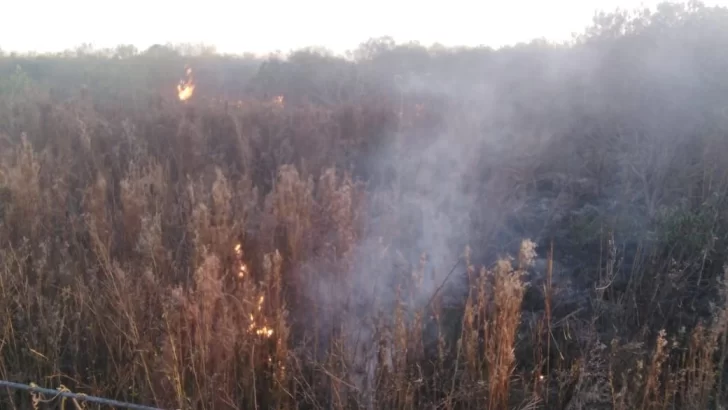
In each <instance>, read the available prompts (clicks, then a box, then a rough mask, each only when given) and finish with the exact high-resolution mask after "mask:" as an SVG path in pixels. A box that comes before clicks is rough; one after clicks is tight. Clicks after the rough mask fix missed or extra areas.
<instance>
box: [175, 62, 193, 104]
mask: <svg viewBox="0 0 728 410" xmlns="http://www.w3.org/2000/svg"><path fill="white" fill-rule="evenodd" d="M185 74H186V77H187V78H186V79H184V80H180V82H179V84H177V97H179V100H180V101H187V100H189V99H190V98H192V94H194V93H195V81H194V79H193V78H192V69H191V68H189V67H187V69H186V70H185Z"/></svg>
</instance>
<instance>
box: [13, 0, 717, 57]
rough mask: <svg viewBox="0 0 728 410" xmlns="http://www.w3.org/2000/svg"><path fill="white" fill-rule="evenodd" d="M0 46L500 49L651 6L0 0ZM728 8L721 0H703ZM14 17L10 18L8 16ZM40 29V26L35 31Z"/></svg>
mask: <svg viewBox="0 0 728 410" xmlns="http://www.w3.org/2000/svg"><path fill="white" fill-rule="evenodd" d="M3 3H4V4H3V6H2V9H3V14H4V16H3V21H2V24H0V49H2V50H5V51H20V52H26V51H35V52H53V51H63V50H67V49H73V48H75V47H77V46H79V45H81V44H83V43H90V44H92V45H93V46H94V48H107V47H112V48H113V47H115V46H116V45H118V44H134V45H135V46H137V48H139V49H141V50H143V49H146V48H147V47H149V46H150V45H152V44H155V43H158V44H166V43H187V42H189V43H196V44H198V43H204V44H207V45H213V46H215V47H216V49H217V50H218V51H220V52H226V53H228V52H229V53H243V52H253V53H261V54H266V53H268V52H273V51H276V50H279V51H282V52H284V53H285V52H288V51H290V50H292V49H298V48H302V47H308V46H321V47H325V48H328V49H329V50H331V51H333V52H335V53H343V52H345V51H346V50H352V49H354V48H356V47H357V46H358V45H359V44H360V43H362V42H364V41H366V40H367V39H369V38H372V37H381V36H391V37H392V38H394V40H395V41H396V42H398V43H400V42H407V41H419V42H420V43H421V44H423V45H431V44H433V43H436V42H437V43H440V44H443V45H446V46H478V45H481V44H483V45H488V46H492V47H499V46H503V45H509V44H515V43H518V42H523V41H529V40H531V39H534V38H545V39H547V40H552V41H563V40H568V39H570V38H571V34H572V33H575V32H577V33H579V32H582V31H583V29H584V28H585V27H587V26H588V25H589V24H590V22H591V19H592V16H593V15H594V12H595V11H597V10H605V11H613V10H615V9H616V8H623V9H635V8H644V7H649V8H653V9H654V7H655V5H656V4H657V3H659V1H655V0H551V1H544V0H535V1H534V0H531V1H526V0H501V1H493V0H481V1H477V0H470V1H464V0H448V1H432V0H429V1H428V0H367V1H358V2H352V1H344V0H338V1H337V0H275V1H265V0H256V1H234V0H230V1H222V0H204V1H195V2H191V1H183V0H175V1H170V0H125V1H115V2H105V1H98V0H42V1H41V0H24V1H12V0H6V1H4V2H3ZM704 3H705V4H707V5H723V6H728V0H712V1H711V0H705V1H704ZM11 16H12V17H11ZM41 27H42V30H41V29H40V28H41Z"/></svg>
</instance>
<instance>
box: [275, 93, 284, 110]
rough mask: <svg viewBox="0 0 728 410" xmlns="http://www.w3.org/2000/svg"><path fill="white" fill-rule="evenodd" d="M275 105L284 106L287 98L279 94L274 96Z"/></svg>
mask: <svg viewBox="0 0 728 410" xmlns="http://www.w3.org/2000/svg"><path fill="white" fill-rule="evenodd" d="M273 105H274V106H276V107H277V108H283V106H284V105H285V99H284V98H283V96H282V95H277V96H275V97H273Z"/></svg>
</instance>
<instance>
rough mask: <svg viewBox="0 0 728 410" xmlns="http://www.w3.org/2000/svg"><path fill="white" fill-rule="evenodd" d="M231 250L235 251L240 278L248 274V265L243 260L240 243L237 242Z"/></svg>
mask: <svg viewBox="0 0 728 410" xmlns="http://www.w3.org/2000/svg"><path fill="white" fill-rule="evenodd" d="M233 250H234V251H235V256H236V257H237V259H238V278H240V279H242V278H244V277H245V275H247V274H248V265H246V264H245V262H243V246H242V245H241V244H237V245H235V248H233Z"/></svg>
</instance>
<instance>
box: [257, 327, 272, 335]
mask: <svg viewBox="0 0 728 410" xmlns="http://www.w3.org/2000/svg"><path fill="white" fill-rule="evenodd" d="M255 334H257V335H258V336H265V337H271V336H273V329H271V328H269V327H268V326H263V327H261V328H260V329H258V330H256V331H255Z"/></svg>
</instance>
